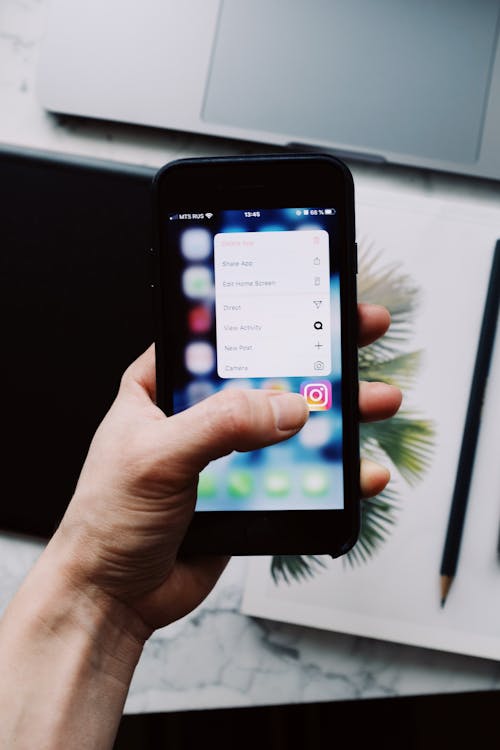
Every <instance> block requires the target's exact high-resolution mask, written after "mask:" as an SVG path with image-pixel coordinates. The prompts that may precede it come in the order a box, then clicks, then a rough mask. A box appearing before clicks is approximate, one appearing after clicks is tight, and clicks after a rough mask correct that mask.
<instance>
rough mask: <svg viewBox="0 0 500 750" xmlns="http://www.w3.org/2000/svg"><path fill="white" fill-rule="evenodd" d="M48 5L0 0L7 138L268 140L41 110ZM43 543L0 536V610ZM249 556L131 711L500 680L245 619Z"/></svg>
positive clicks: (96, 153) (144, 670)
mask: <svg viewBox="0 0 500 750" xmlns="http://www.w3.org/2000/svg"><path fill="white" fill-rule="evenodd" d="M48 6H49V3H48V0H2V2H1V3H0V145H5V144H8V145H15V146H23V147H27V148H35V149H45V150H50V151H57V152H63V153H69V154H74V155H82V156H83V155H86V156H93V157H98V158H105V159H112V160H117V161H124V162H128V163H134V164H145V165H149V166H153V167H157V166H160V165H161V164H164V163H166V162H167V161H170V160H171V159H173V158H180V157H186V156H195V155H200V154H203V155H219V154H231V153H249V152H264V151H267V150H270V149H269V148H268V147H266V146H263V145H259V144H249V143H241V142H231V141H226V140H222V139H215V138H214V139H211V138H206V137H197V136H193V135H188V134H179V133H173V132H167V131H162V130H153V129H148V128H143V127H133V126H129V125H121V124H113V123H107V122H96V121H92V120H85V119H76V118H68V117H56V116H54V115H50V114H48V113H46V112H44V111H43V109H42V108H41V106H40V104H39V103H38V100H37V97H36V89H35V78H36V66H37V58H38V55H39V51H40V43H41V41H42V39H43V34H44V28H45V24H46V19H47V13H48ZM351 167H352V170H353V173H354V178H355V181H356V182H357V183H358V184H370V185H377V184H382V185H385V186H387V185H390V186H392V187H396V188H397V186H398V185H408V184H411V185H412V186H413V187H415V189H418V190H421V191H423V192H425V193H427V194H429V193H433V194H439V195H449V196H454V197H461V198H462V199H463V198H466V199H467V200H469V201H471V202H474V203H476V202H477V203H480V204H482V205H487V204H491V203H496V204H497V205H498V201H499V200H500V183H498V184H497V183H493V182H487V181H481V180H472V179H466V178H463V177H453V176H446V175H438V174H434V173H428V172H427V173H424V172H420V171H418V170H409V169H404V168H402V167H401V168H400V167H388V166H373V165H361V164H352V165H351ZM42 548H43V545H42V543H41V542H39V541H37V540H33V539H28V538H26V537H19V536H16V535H13V534H6V533H4V534H0V610H3V608H4V607H5V606H6V605H7V603H8V601H9V599H10V598H11V597H12V595H13V594H14V593H15V591H16V589H17V587H18V586H19V584H20V582H21V580H22V579H23V577H24V576H25V575H26V573H27V571H28V570H29V568H30V566H31V565H32V564H33V562H34V560H35V559H36V557H37V556H38V555H39V554H40V552H41V550H42ZM246 564H247V561H246V560H245V559H243V558H235V559H233V560H232V562H231V563H230V565H229V567H228V569H227V570H226V572H225V573H224V575H223V576H222V578H221V580H220V581H219V583H218V585H217V586H216V588H215V589H214V591H213V592H212V594H211V595H210V596H209V598H208V599H207V600H206V601H205V603H204V604H203V605H202V606H200V607H199V608H198V609H197V610H196V611H195V612H193V613H192V614H191V615H190V616H188V617H186V618H184V619H183V620H181V621H179V622H177V623H174V624H173V625H171V626H169V627H168V628H165V629H163V630H161V631H158V632H157V633H156V634H155V635H154V636H153V637H152V638H151V640H150V641H149V642H148V644H147V645H146V648H145V650H144V654H143V656H142V658H141V661H140V663H139V665H138V668H137V670H136V673H135V676H134V679H133V682H132V685H131V689H130V693H129V697H128V700H127V703H126V707H125V712H126V713H140V712H154V711H174V710H175V711H178V710H189V709H203V708H222V707H229V706H256V705H271V704H282V703H300V702H312V701H330V700H348V699H355V698H372V697H384V696H398V695H420V694H431V693H445V692H465V691H472V690H488V689H499V688H500V665H499V664H497V663H496V662H492V661H487V660H481V659H475V658H468V657H464V656H456V655H452V654H444V653H440V652H437V651H428V650H425V649H417V648H413V647H405V646H401V645H396V644H391V643H384V642H381V641H376V640H370V639H363V638H356V637H351V636H346V635H340V634H335V633H330V632H323V631H319V630H312V629H307V628H302V627H297V626H292V625H285V624H278V623H273V622H269V621H264V620H258V619H253V618H249V617H246V616H244V615H242V614H241V613H240V611H239V606H240V601H241V596H242V590H243V585H244V580H245V571H246Z"/></svg>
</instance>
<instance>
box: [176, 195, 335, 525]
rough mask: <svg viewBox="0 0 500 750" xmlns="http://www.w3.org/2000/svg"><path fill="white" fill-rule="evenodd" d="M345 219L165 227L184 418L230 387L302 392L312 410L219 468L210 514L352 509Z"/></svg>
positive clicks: (205, 480) (201, 219)
mask: <svg viewBox="0 0 500 750" xmlns="http://www.w3.org/2000/svg"><path fill="white" fill-rule="evenodd" d="M338 220H339V213H338V211H337V210H336V206H334V205H319V206H318V205H314V206H293V205H292V206H288V207H284V208H269V207H266V208H262V207H258V206H257V207H256V206H254V205H249V206H247V207H243V208H241V209H240V208H238V209H231V210H221V209H213V208H211V207H210V206H206V207H204V208H203V210H199V209H198V208H197V207H195V206H192V207H190V206H186V208H185V210H182V211H178V212H176V213H166V214H165V215H164V216H163V217H162V221H163V222H164V228H165V230H166V235H167V241H168V245H169V247H170V248H171V249H172V250H173V252H174V253H175V255H176V261H175V264H176V266H177V271H178V278H179V285H178V288H177V289H176V291H175V292H174V297H175V299H174V305H173V308H174V309H175V311H176V315H175V327H176V329H177V330H176V340H177V342H180V343H179V347H180V349H181V350H180V351H178V352H176V354H175V356H173V357H172V359H171V361H170V368H171V377H172V380H171V384H172V392H173V404H172V405H173V411H174V412H179V411H182V410H184V409H186V408H188V407H190V406H192V405H193V404H196V403H197V402H198V401H200V400H201V399H204V398H206V397H207V396H210V395H211V394H213V393H215V392H216V391H220V390H222V391H224V390H228V389H230V388H263V389H275V390H280V391H294V392H297V393H301V394H302V395H303V396H304V398H305V400H306V401H307V404H308V406H309V409H310V417H309V420H308V422H307V423H306V424H305V426H304V427H303V429H302V430H301V431H300V432H299V433H298V434H297V435H295V436H294V437H292V438H291V439H290V440H288V441H285V442H284V443H281V444H279V445H274V446H270V447H266V448H264V449H261V450H256V451H252V452H249V453H237V452H234V453H232V454H230V455H228V456H226V457H224V458H221V459H218V460H217V461H213V462H211V463H210V464H209V465H208V466H207V467H206V469H204V471H203V472H202V473H201V475H200V479H199V485H198V501H197V506H196V510H197V511H198V512H201V513H203V512H207V511H283V510H299V511H300V510H338V509H342V508H343V507H344V477H343V461H342V456H343V452H342V445H343V435H342V400H341V395H342V350H341V344H342V342H341V324H340V276H339V267H338V262H337V252H336V242H337V232H338Z"/></svg>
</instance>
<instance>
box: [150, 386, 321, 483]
mask: <svg viewBox="0 0 500 750" xmlns="http://www.w3.org/2000/svg"><path fill="white" fill-rule="evenodd" d="M308 415H309V409H308V407H307V404H306V402H305V400H304V398H303V397H302V396H301V395H300V394H298V393H282V392H279V391H271V390H270V391H265V390H257V389H256V390H239V389H232V388H230V389H227V390H225V391H221V392H219V393H217V394H215V395H214V396H210V397H209V398H207V399H205V400H204V401H200V403H198V404H196V405H195V406H192V407H191V408H190V409H186V411H183V412H180V413H179V414H176V415H174V416H173V417H170V418H169V419H166V420H164V421H163V422H161V423H159V424H158V428H157V429H158V430H159V432H160V433H161V434H160V435H159V436H158V437H159V440H158V449H159V450H162V451H164V455H168V456H169V463H170V464H171V466H177V467H185V468H187V469H188V471H189V476H193V474H194V473H195V472H198V471H201V469H202V468H203V467H204V466H206V464H207V463H208V462H209V461H212V460H213V459H215V458H219V457H220V456H224V455H226V454H227V453H230V452H231V451H233V450H236V451H249V450H255V449H257V448H264V447H265V446H267V445H272V444H273V443H279V442H281V441H282V440H286V439H287V438H289V437H291V436H292V435H295V433H296V432H298V430H300V428H301V427H302V426H303V425H304V423H305V422H306V420H307V417H308ZM166 451H168V453H167V452H166Z"/></svg>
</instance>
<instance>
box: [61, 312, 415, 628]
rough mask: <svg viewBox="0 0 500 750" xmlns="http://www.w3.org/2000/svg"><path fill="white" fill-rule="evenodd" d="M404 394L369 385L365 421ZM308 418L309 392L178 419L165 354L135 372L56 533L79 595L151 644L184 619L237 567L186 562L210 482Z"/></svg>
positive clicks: (369, 316)
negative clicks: (133, 624)
mask: <svg viewBox="0 0 500 750" xmlns="http://www.w3.org/2000/svg"><path fill="white" fill-rule="evenodd" d="M358 316H359V344H360V345H361V346H364V345H366V344H369V343H371V342H372V341H374V340H375V339H376V338H378V337H379V336H381V335H382V334H383V333H384V332H385V331H386V329H387V327H388V325H389V321H390V319H389V314H388V312H387V311H386V310H385V308H382V307H378V306H374V305H359V307H358ZM400 403H401V393H400V391H399V390H398V389H397V388H394V387H393V386H389V385H385V384H382V383H361V384H360V392H359V408H360V418H361V419H362V420H364V421H372V420H376V419H384V418H387V417H390V416H392V415H393V414H394V413H395V412H396V411H397V409H398V408H399V405H400ZM307 416H308V410H307V406H306V404H305V401H304V399H303V398H302V397H301V396H300V395H298V394H291V393H278V392H270V391H259V390H250V391H240V390H232V389H231V390H229V391H225V392H224V393H219V394H216V395H215V396H212V397H210V398H208V399H206V400H204V401H202V402H200V403H199V404H197V405H196V406H193V407H192V408H190V409H187V410H186V411H184V412H182V413H179V414H176V415H174V416H171V417H166V416H165V414H164V413H163V412H162V411H161V410H160V409H159V408H158V407H157V406H156V405H155V361H154V349H153V347H150V349H148V350H147V351H146V352H145V353H144V354H143V355H142V356H141V357H139V358H138V359H137V360H136V361H135V362H134V363H133V364H132V365H131V366H130V367H129V368H128V369H127V371H126V372H125V374H124V376H123V378H122V382H121V386H120V390H119V393H118V395H117V397H116V400H115V402H114V403H113V405H112V407H111V409H110V411H109V412H108V414H107V415H106V417H105V418H104V420H103V422H102V423H101V425H100V427H99V428H98V430H97V432H96V434H95V436H94V439H93V441H92V444H91V446H90V450H89V453H88V456H87V459H86V461H85V464H84V467H83V469H82V473H81V476H80V479H79V481H78V485H77V488H76V491H75V494H74V497H73V499H72V501H71V503H70V505H69V507H68V509H67V512H66V514H65V516H64V519H63V521H62V523H61V525H60V527H59V529H58V530H57V532H56V535H55V538H54V540H53V543H52V544H53V545H58V547H59V549H60V550H61V554H62V556H63V559H64V562H63V567H64V571H65V573H66V575H67V577H68V579H69V580H70V581H71V582H72V584H73V585H74V586H77V587H78V590H80V591H81V590H82V589H83V590H85V589H86V588H87V589H88V590H89V591H92V592H93V594H94V595H95V594H97V595H98V596H99V597H105V598H107V599H112V600H116V601H119V602H120V603H121V604H122V605H125V607H126V608H128V611H129V612H130V617H131V619H136V620H137V619H138V620H139V622H140V623H142V624H143V625H144V634H145V637H148V635H149V634H150V633H151V632H152V631H153V630H154V629H156V628H158V627H161V626H163V625H166V624H168V623H169V622H172V621H173V620H175V619H178V618H179V617H182V616H183V615H185V614H186V613H188V612H189V611H191V610H192V609H193V608H194V607H196V606H197V605H198V604H199V603H200V602H201V601H202V600H203V599H204V598H205V596H206V595H207V594H208V593H209V591H210V590H211V588H212V587H213V585H214V584H215V582H216V581H217V579H218V577H219V575H220V573H221V572H222V570H223V568H224V566H225V564H226V562H227V560H226V558H221V557H203V558H193V559H189V560H186V559H183V560H181V559H178V558H177V553H178V549H179V546H180V544H181V542H182V539H183V537H184V534H185V532H186V529H187V526H188V524H189V522H190V520H191V516H192V513H193V511H194V506H195V502H196V486H197V480H198V474H199V472H200V471H201V470H202V469H203V468H204V467H205V466H206V464H207V463H208V462H209V461H211V460H212V459H215V458H217V457H219V456H222V455H225V454H227V453H230V452H231V451H233V450H237V451H247V450H252V449H256V448H261V447H264V446H266V445H270V444H272V443H276V442H279V441H282V440H286V439H287V438H289V437H291V436H292V435H293V434H295V433H296V432H297V431H298V430H299V429H300V428H301V427H302V426H303V424H304V423H305V421H306V419H307ZM388 479H389V473H388V471H387V470H386V469H384V468H383V467H381V466H379V465H378V464H374V463H373V462H368V461H366V460H365V461H362V462H361V492H362V495H363V496H370V495H375V494H377V493H378V492H380V491H381V490H382V489H383V487H384V486H385V485H386V483H387V481H388Z"/></svg>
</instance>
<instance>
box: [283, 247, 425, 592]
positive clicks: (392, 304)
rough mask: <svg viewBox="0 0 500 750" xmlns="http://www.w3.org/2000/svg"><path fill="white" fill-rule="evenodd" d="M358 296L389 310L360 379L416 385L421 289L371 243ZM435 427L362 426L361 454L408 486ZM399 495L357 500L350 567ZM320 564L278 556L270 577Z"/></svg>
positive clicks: (380, 531)
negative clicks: (389, 467) (414, 340)
mask: <svg viewBox="0 0 500 750" xmlns="http://www.w3.org/2000/svg"><path fill="white" fill-rule="evenodd" d="M358 244H359V249H360V255H359V274H358V299H359V300H360V302H371V303H374V304H379V305H385V307H387V309H388V310H389V312H390V314H391V326H390V328H389V331H388V332H387V333H386V334H385V336H383V337H382V338H381V339H379V340H378V341H375V342H374V343H373V344H371V345H370V346H367V347H364V348H363V349H361V350H360V352H359V360H358V366H359V377H360V379H361V380H368V381H370V380H371V381H384V382H386V383H390V384H394V385H397V386H399V387H400V388H403V389H407V388H410V387H411V386H412V385H413V384H414V380H415V375H416V373H417V370H418V367H419V363H420V359H421V354H422V353H421V352H420V351H410V352H408V351H405V349H406V347H407V344H408V341H409V340H410V339H411V336H412V334H413V319H414V314H415V311H416V309H417V306H418V303H419V290H418V288H417V286H416V285H415V284H414V283H413V281H412V279H411V277H410V276H409V275H408V274H406V273H404V272H402V270H401V266H400V265H399V264H397V263H393V264H385V265H384V263H383V260H382V258H381V253H380V252H377V250H376V248H375V246H374V245H373V244H370V243H368V242H367V241H366V240H363V239H361V241H360V242H359V243H358ZM434 432H435V430H434V426H433V424H432V422H431V421H429V420H426V419H422V418H421V417H420V416H418V415H415V414H410V413H404V412H403V413H402V412H400V413H398V414H397V415H396V416H395V417H392V419H389V420H386V421H382V422H372V423H364V424H361V425H360V447H361V450H362V452H363V454H364V455H367V456H368V457H371V458H373V459H374V460H378V461H379V462H381V463H384V461H385V462H387V459H389V460H390V461H391V462H392V464H393V465H394V466H395V467H396V469H397V470H398V472H399V473H400V474H401V476H402V478H403V479H404V480H405V481H407V482H408V483H409V484H410V485H413V484H415V482H416V481H417V480H418V479H420V477H421V476H422V474H423V473H424V471H425V470H426V469H427V468H428V466H429V464H430V460H431V455H432V449H433V442H434ZM398 508H399V499H398V495H397V493H395V492H394V491H392V490H389V489H385V490H384V491H383V492H381V493H380V494H379V495H378V496H377V497H374V498H369V499H366V500H363V501H362V503H361V531H360V535H359V539H358V542H357V544H356V545H355V547H353V549H352V550H350V551H349V552H348V553H347V555H345V556H344V561H345V563H346V564H349V565H351V566H354V565H356V564H360V563H363V562H366V561H368V560H369V558H370V557H371V556H372V555H373V554H374V552H375V551H376V550H378V549H379V547H380V546H381V545H382V544H383V542H384V541H385V540H386V539H387V536H388V535H389V534H390V532H391V528H392V527H393V526H394V524H395V522H396V516H397V511H398ZM320 567H324V563H323V562H322V561H321V559H320V558H318V557H314V556H311V555H305V556H304V555H302V556H300V555H276V556H274V557H273V560H272V564H271V574H272V577H273V580H274V581H275V582H276V583H277V582H278V581H285V582H290V581H291V580H295V581H301V580H305V579H307V578H311V577H312V576H313V575H314V574H315V573H316V572H317V570H318V569H319V568H320Z"/></svg>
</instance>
